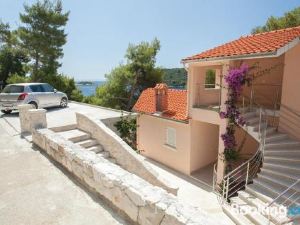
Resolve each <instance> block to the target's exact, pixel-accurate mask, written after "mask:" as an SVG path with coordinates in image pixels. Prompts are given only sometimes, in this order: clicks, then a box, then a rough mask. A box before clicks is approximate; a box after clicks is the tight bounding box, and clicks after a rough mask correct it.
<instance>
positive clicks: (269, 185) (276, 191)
mask: <svg viewBox="0 0 300 225" xmlns="http://www.w3.org/2000/svg"><path fill="white" fill-rule="evenodd" d="M254 183H255V184H258V185H261V186H263V187H264V188H266V189H267V190H268V191H269V193H267V196H273V197H272V198H273V199H275V198H277V197H278V196H279V195H280V194H281V193H283V192H284V191H285V190H286V189H287V187H286V186H283V185H281V184H279V183H275V182H273V181H271V180H268V179H264V178H261V177H259V178H257V179H255V180H254ZM295 192H296V194H295ZM294 194H295V195H294ZM299 197H300V192H298V191H295V190H289V191H287V192H286V193H284V194H283V195H282V196H281V197H280V198H279V199H277V201H276V202H277V203H278V204H281V203H283V202H285V204H290V203H291V202H294V201H296V202H297V203H300V199H298V198H299Z"/></svg>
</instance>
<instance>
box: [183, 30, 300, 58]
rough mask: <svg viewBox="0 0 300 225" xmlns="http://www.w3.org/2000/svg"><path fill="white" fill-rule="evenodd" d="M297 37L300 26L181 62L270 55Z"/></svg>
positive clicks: (299, 35) (262, 35)
mask: <svg viewBox="0 0 300 225" xmlns="http://www.w3.org/2000/svg"><path fill="white" fill-rule="evenodd" d="M297 37H300V26H298V27H292V28H287V29H282V30H276V31H271V32H265V33H260V34H254V35H249V36H246V37H241V38H239V39H237V40H234V41H231V42H228V43H226V44H223V45H220V46H218V47H215V48H213V49H210V50H207V51H204V52H202V53H200V54H197V55H193V56H191V57H187V58H185V59H183V61H188V60H198V59H209V58H218V57H230V56H243V55H251V54H260V53H261V54H262V53H271V52H275V51H276V50H278V49H279V48H281V47H283V46H285V45H286V44H288V43H289V42H291V41H293V40H294V39H295V38H297Z"/></svg>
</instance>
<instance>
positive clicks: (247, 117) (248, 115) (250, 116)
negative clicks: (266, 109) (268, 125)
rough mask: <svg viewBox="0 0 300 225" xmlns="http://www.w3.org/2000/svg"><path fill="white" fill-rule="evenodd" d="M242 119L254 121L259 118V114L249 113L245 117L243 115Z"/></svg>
mask: <svg viewBox="0 0 300 225" xmlns="http://www.w3.org/2000/svg"><path fill="white" fill-rule="evenodd" d="M242 117H243V118H244V119H245V120H250V119H252V118H256V117H258V114H257V112H255V111H254V112H247V113H244V114H243V115H242Z"/></svg>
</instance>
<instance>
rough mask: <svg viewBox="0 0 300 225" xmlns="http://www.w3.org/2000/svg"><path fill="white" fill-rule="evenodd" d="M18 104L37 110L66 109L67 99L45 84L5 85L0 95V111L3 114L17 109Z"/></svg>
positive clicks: (64, 95) (61, 93) (63, 94)
mask: <svg viewBox="0 0 300 225" xmlns="http://www.w3.org/2000/svg"><path fill="white" fill-rule="evenodd" d="M20 104H32V105H33V106H34V107H35V108H36V109H37V108H46V107H53V106H60V107H63V108H65V107H67V105H68V97H67V95H66V94H65V93H63V92H59V91H57V90H56V89H54V88H53V87H52V86H51V85H50V84H47V83H22V84H10V85H7V86H6V87H5V88H4V89H3V90H2V92H1V93H0V109H1V112H3V113H5V114H9V113H11V112H12V111H13V110H17V109H18V105H20Z"/></svg>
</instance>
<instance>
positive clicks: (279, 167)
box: [263, 161, 300, 174]
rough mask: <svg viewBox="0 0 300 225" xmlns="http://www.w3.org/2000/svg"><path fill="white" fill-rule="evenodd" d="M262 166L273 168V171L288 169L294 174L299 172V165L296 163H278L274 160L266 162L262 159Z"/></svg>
mask: <svg viewBox="0 0 300 225" xmlns="http://www.w3.org/2000/svg"><path fill="white" fill-rule="evenodd" d="M263 167H264V168H269V169H273V170H274V171H290V172H292V173H295V174H299V173H300V167H299V166H297V165H290V164H288V163H287V164H278V163H277V162H276V161H275V162H273V161H270V162H266V161H264V166H263Z"/></svg>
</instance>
